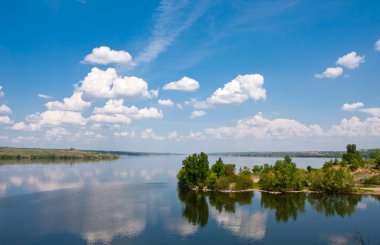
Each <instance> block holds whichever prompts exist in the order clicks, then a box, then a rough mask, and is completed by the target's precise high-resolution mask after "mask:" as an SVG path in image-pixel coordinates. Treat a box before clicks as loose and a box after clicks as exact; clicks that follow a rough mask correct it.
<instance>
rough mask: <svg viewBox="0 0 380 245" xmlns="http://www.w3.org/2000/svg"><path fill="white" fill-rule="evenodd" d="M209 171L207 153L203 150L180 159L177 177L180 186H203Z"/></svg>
mask: <svg viewBox="0 0 380 245" xmlns="http://www.w3.org/2000/svg"><path fill="white" fill-rule="evenodd" d="M209 172H210V169H209V166H208V156H207V154H205V153H203V152H201V153H200V154H196V153H194V154H193V155H190V156H188V157H186V158H185V159H184V160H183V161H182V168H181V170H180V172H179V173H178V175H177V178H178V181H179V183H180V184H181V185H182V186H186V187H190V188H193V187H199V188H203V187H204V186H205V185H206V180H207V177H208V175H209Z"/></svg>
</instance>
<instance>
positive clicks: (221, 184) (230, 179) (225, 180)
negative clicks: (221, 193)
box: [216, 175, 236, 190]
mask: <svg viewBox="0 0 380 245" xmlns="http://www.w3.org/2000/svg"><path fill="white" fill-rule="evenodd" d="M232 183H236V175H230V176H221V177H219V178H218V180H217V181H216V188H217V189H218V190H229V189H230V185H231V184H232Z"/></svg>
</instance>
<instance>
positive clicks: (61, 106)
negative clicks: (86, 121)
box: [45, 92, 91, 111]
mask: <svg viewBox="0 0 380 245" xmlns="http://www.w3.org/2000/svg"><path fill="white" fill-rule="evenodd" d="M82 94H83V93H82V92H74V94H73V95H72V96H71V97H70V98H64V99H63V103H62V102H59V101H50V102H47V103H46V104H45V106H46V107H47V108H48V109H49V110H51V111H84V110H86V109H88V108H89V107H90V106H91V102H87V101H84V100H83V99H82Z"/></svg>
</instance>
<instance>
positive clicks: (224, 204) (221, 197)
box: [209, 192, 253, 213]
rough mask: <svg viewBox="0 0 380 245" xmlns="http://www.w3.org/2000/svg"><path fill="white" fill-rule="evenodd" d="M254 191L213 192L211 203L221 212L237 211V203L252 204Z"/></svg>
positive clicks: (210, 196) (210, 197) (210, 198)
mask: <svg viewBox="0 0 380 245" xmlns="http://www.w3.org/2000/svg"><path fill="white" fill-rule="evenodd" d="M252 198H253V192H239V193H221V192H211V193H210V194H209V200H210V205H211V206H213V207H215V208H216V210H218V211H219V213H220V212H222V211H225V212H231V213H235V208H236V207H235V203H238V204H240V205H250V204H251V203H252Z"/></svg>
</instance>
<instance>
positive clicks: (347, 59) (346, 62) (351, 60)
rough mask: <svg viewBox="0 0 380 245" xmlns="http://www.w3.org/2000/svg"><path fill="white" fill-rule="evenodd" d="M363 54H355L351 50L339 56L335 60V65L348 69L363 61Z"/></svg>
mask: <svg viewBox="0 0 380 245" xmlns="http://www.w3.org/2000/svg"><path fill="white" fill-rule="evenodd" d="M364 60H365V56H360V55H357V54H356V52H351V53H348V54H346V55H343V56H342V57H340V58H339V59H338V60H337V61H336V64H337V65H341V66H344V67H346V68H349V69H355V68H357V67H358V66H359V65H360V63H364Z"/></svg>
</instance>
